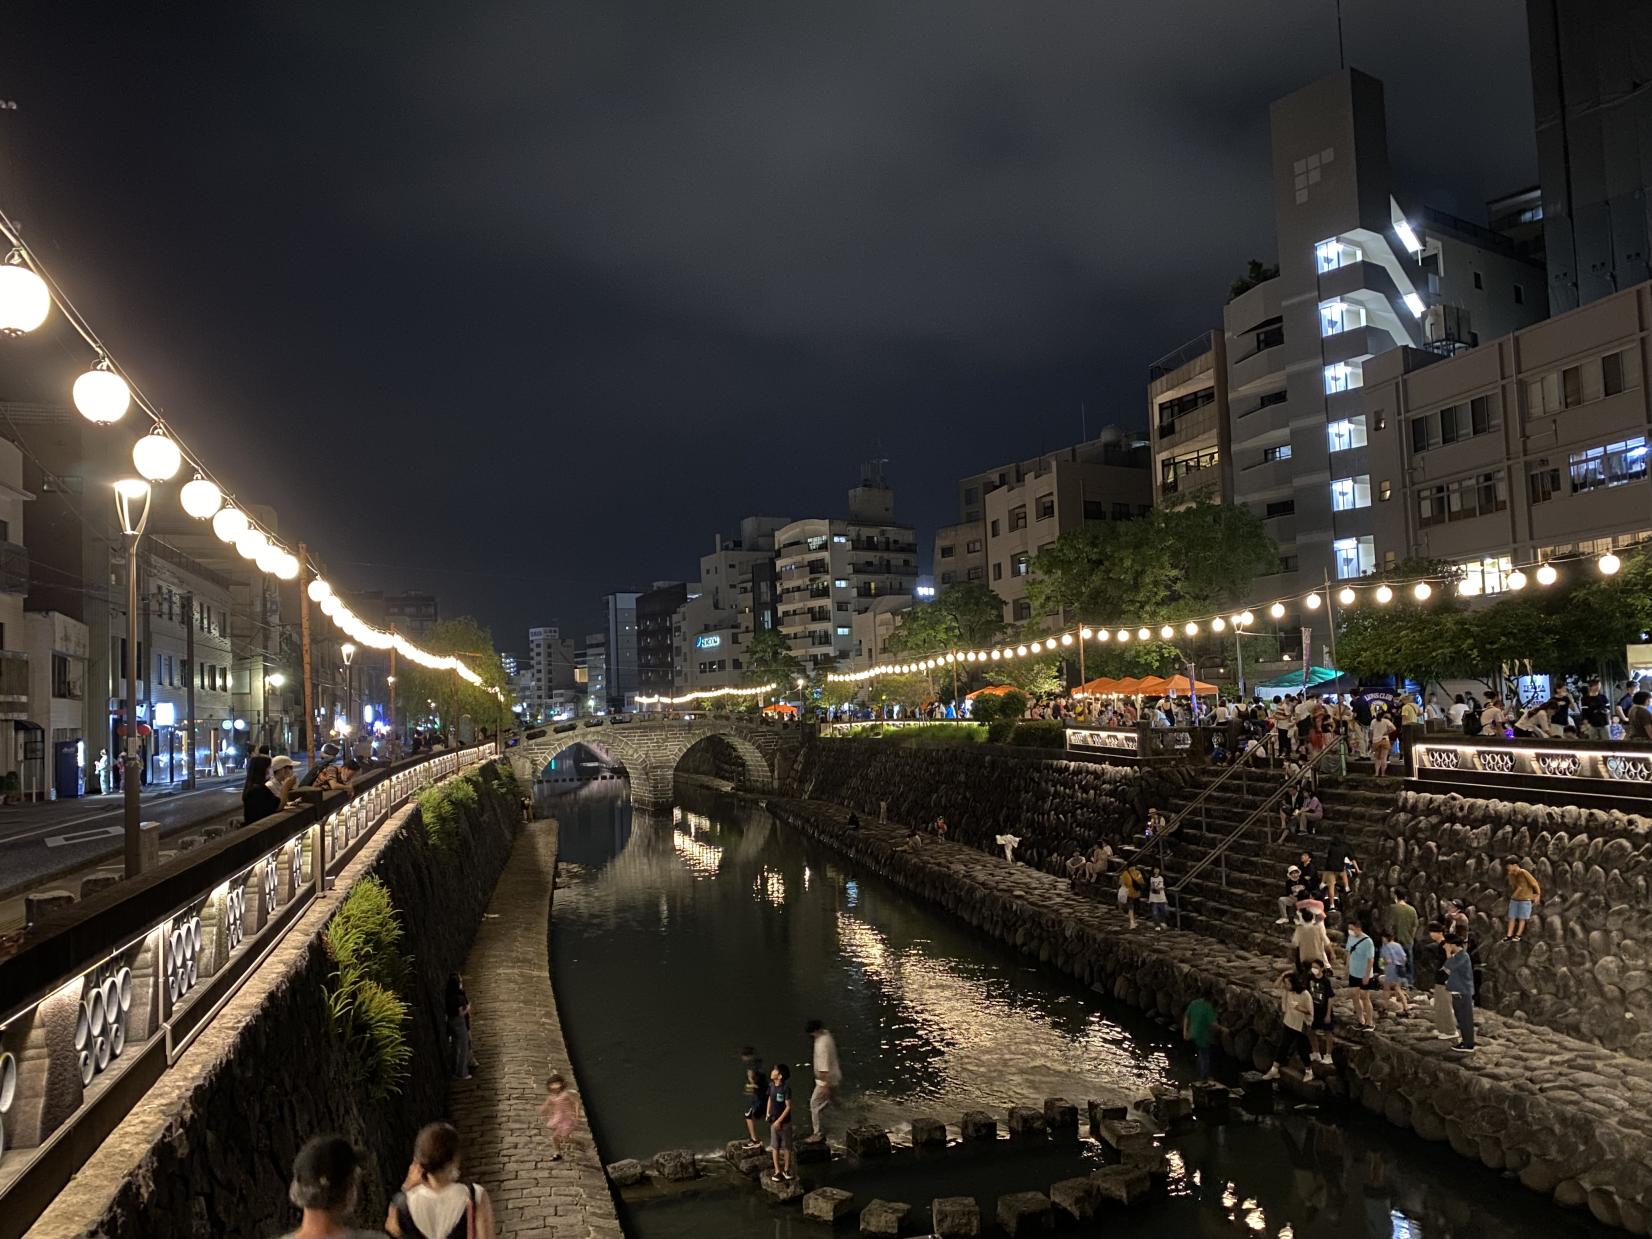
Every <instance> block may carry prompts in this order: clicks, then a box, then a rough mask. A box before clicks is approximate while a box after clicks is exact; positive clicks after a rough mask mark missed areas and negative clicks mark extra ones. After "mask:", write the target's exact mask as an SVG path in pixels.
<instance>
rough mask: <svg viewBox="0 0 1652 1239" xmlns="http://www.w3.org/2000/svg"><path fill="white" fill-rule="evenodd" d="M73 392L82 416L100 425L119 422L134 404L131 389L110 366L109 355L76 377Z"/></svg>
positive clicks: (76, 405)
mask: <svg viewBox="0 0 1652 1239" xmlns="http://www.w3.org/2000/svg"><path fill="white" fill-rule="evenodd" d="M73 395H74V402H75V408H77V409H79V410H80V415H81V416H82V417H84V418H85V419H86V420H87V421H89V422H95V423H97V424H98V425H99V426H108V425H110V424H112V423H114V422H118V421H120V419H121V418H123V417H125V416H126V410H127V409H129V408H131V407H132V389H131V388H130V387H128V386H127V385H126V380H125V379H123V378H121V376H120V375H118V374H116V373H115V372H114V371H113V370H111V369H110V368H109V359H108V358H106V357H105V358H100V359H99V360H98V363H97V364H96V365H95V366H93V367H92V368H91V369H90V370H88V371H87V372H86V373H85V374H83V375H81V376H80V377H79V378H78V379H76V380H75V385H74V391H73Z"/></svg>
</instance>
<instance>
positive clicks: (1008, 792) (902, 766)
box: [783, 739, 1186, 873]
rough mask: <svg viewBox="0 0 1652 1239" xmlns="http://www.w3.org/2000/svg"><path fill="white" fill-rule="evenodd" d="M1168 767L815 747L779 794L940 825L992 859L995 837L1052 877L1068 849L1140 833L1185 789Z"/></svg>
mask: <svg viewBox="0 0 1652 1239" xmlns="http://www.w3.org/2000/svg"><path fill="white" fill-rule="evenodd" d="M1185 777H1186V776H1185V774H1184V773H1183V771H1182V770H1181V769H1180V768H1178V767H1174V766H1166V767H1157V766H1107V765H1102V764H1100V763H1096V762H1074V761H1062V760H1051V759H1048V758H1039V757H1033V756H1029V755H1027V754H1023V753H1015V752H1013V751H1012V752H1001V751H994V749H993V748H992V747H987V746H976V745H963V744H958V745H934V746H919V745H903V744H894V743H891V742H889V741H887V740H877V739H830V740H825V739H823V740H817V741H815V742H814V743H812V744H808V745H806V746H804V748H803V750H802V752H801V753H800V754H799V755H798V758H797V760H796V761H795V762H794V763H793V764H792V766H791V767H790V768H789V769H788V770H787V772H786V779H785V785H784V788H783V790H784V791H785V793H786V794H787V795H791V796H796V797H799V798H802V799H819V800H830V801H833V802H835V803H837V804H841V805H847V806H848V807H850V808H852V809H854V810H855V812H856V813H858V814H860V815H861V816H862V817H863V818H866V819H868V820H876V819H877V816H878V802H879V801H882V800H887V801H888V802H889V808H888V814H889V820H890V821H894V822H900V823H903V824H912V823H922V824H928V823H929V822H932V821H933V820H934V819H935V817H936V815H937V814H940V815H943V816H945V818H946V820H947V837H948V838H950V839H953V840H956V841H957V842H959V843H965V844H968V845H969V846H971V847H975V848H979V849H981V850H982V851H985V852H996V851H997V850H998V848H997V845H996V844H994V842H993V839H994V837H995V836H997V835H999V834H1003V833H1009V834H1013V835H1017V836H1019V837H1020V839H1021V846H1020V847H1019V848H1018V849H1016V853H1015V857H1016V859H1017V860H1019V861H1023V862H1025V863H1026V864H1029V865H1032V866H1034V867H1035V868H1039V869H1043V870H1045V871H1047V872H1051V873H1054V872H1057V871H1058V870H1059V869H1060V866H1061V862H1062V861H1063V860H1064V859H1065V858H1066V857H1068V856H1070V855H1071V854H1072V852H1073V850H1074V849H1075V848H1078V849H1084V850H1088V849H1089V848H1090V847H1091V846H1092V845H1093V844H1094V843H1095V842H1096V840H1097V839H1098V838H1106V839H1108V840H1110V841H1111V842H1112V843H1113V845H1114V847H1119V845H1120V844H1121V843H1126V842H1127V841H1128V840H1129V839H1130V837H1131V836H1138V837H1139V835H1140V833H1141V828H1142V824H1143V823H1144V822H1145V821H1146V819H1147V810H1148V808H1149V807H1150V806H1153V805H1158V806H1161V807H1163V806H1166V805H1168V804H1169V803H1170V800H1171V797H1172V795H1173V794H1174V792H1175V790H1176V789H1177V788H1179V787H1180V786H1182V784H1183V782H1184V780H1185Z"/></svg>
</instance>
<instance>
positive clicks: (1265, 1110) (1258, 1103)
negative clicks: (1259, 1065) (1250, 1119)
mask: <svg viewBox="0 0 1652 1239" xmlns="http://www.w3.org/2000/svg"><path fill="white" fill-rule="evenodd" d="M1239 1079H1240V1082H1241V1083H1242V1085H1243V1086H1244V1090H1245V1109H1247V1110H1249V1111H1250V1112H1251V1113H1252V1114H1272V1113H1273V1107H1274V1100H1275V1097H1276V1096H1277V1091H1276V1090H1275V1088H1274V1086H1273V1084H1274V1082H1273V1081H1272V1080H1269V1079H1265V1078H1264V1077H1263V1075H1262V1073H1261V1072H1260V1071H1247V1072H1245V1074H1244V1075H1242V1076H1240V1077H1239Z"/></svg>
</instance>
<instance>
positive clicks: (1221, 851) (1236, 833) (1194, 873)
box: [1170, 736, 1348, 925]
mask: <svg viewBox="0 0 1652 1239" xmlns="http://www.w3.org/2000/svg"><path fill="white" fill-rule="evenodd" d="M1347 749H1348V740H1347V738H1346V737H1343V736H1339V737H1337V742H1336V743H1335V744H1332V745H1328V746H1327V747H1326V748H1324V749H1321V750H1320V751H1319V753H1317V754H1316V755H1315V756H1314V759H1313V760H1312V761H1310V762H1308V763H1306V764H1305V765H1304V766H1303V767H1302V768H1301V769H1300V770H1298V771H1297V772H1296V773H1295V774H1293V775H1291V777H1290V778H1288V779H1286V780H1285V781H1284V782H1283V783H1281V784H1280V785H1279V786H1278V787H1276V788H1274V790H1273V792H1272V794H1271V795H1269V796H1268V797H1267V799H1265V800H1264V801H1263V802H1262V803H1261V804H1259V805H1257V806H1256V808H1254V809H1252V810H1251V811H1250V813H1249V814H1248V815H1246V817H1245V820H1244V821H1242V822H1240V823H1239V825H1237V826H1235V827H1234V828H1233V830H1232V831H1231V832H1229V834H1228V836H1227V838H1225V839H1223V840H1222V841H1221V842H1220V843H1218V844H1217V845H1216V846H1215V847H1213V848H1211V849H1210V851H1208V852H1206V853H1205V854H1204V856H1203V857H1201V858H1200V860H1199V863H1198V864H1196V865H1194V866H1193V868H1191V869H1189V870H1188V871H1187V872H1186V873H1184V874H1183V875H1182V876H1181V877H1180V878H1179V879H1178V880H1177V882H1176V885H1175V886H1173V887H1171V888H1170V893H1171V894H1174V895H1175V896H1176V922H1177V924H1178V925H1179V924H1180V923H1181V917H1182V888H1183V887H1184V886H1186V885H1187V884H1188V883H1189V882H1191V881H1193V879H1194V878H1196V877H1198V876H1199V875H1200V874H1201V873H1203V872H1204V871H1205V869H1206V868H1207V867H1208V866H1209V865H1210V863H1211V862H1212V861H1213V860H1217V859H1218V858H1220V859H1221V860H1222V862H1223V863H1224V865H1225V864H1226V862H1227V853H1228V850H1229V849H1230V848H1231V847H1232V846H1233V845H1234V844H1235V843H1236V842H1238V840H1239V837H1240V836H1241V835H1243V834H1244V833H1245V832H1246V831H1247V830H1249V829H1250V828H1251V826H1252V825H1253V824H1254V823H1255V822H1256V820H1257V819H1258V818H1260V817H1262V816H1264V815H1265V814H1267V813H1269V812H1270V811H1271V810H1272V809H1273V807H1274V805H1276V804H1277V803H1278V802H1279V800H1280V799H1281V798H1283V797H1284V795H1285V793H1286V792H1288V791H1290V790H1291V789H1292V788H1293V787H1298V786H1300V785H1301V784H1302V782H1303V781H1304V780H1305V779H1307V778H1308V777H1309V776H1311V775H1316V774H1318V773H1319V767H1320V763H1321V762H1323V761H1324V760H1325V759H1326V758H1327V757H1329V756H1330V755H1331V754H1333V753H1335V754H1337V755H1339V756H1341V757H1343V758H1344V759H1345V760H1344V765H1343V769H1344V770H1346V769H1347V764H1346V754H1347ZM1212 786H1214V784H1213V785H1212Z"/></svg>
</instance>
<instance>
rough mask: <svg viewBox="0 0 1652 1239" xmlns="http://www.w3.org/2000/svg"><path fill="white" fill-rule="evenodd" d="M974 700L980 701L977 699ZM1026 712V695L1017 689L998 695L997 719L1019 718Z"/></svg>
mask: <svg viewBox="0 0 1652 1239" xmlns="http://www.w3.org/2000/svg"><path fill="white" fill-rule="evenodd" d="M976 700H980V699H979V698H977V699H976ZM1026 712H1027V694H1026V693H1024V692H1022V691H1021V690H1020V689H1019V688H1012V689H1010V691H1009V692H1007V693H1000V694H998V717H999V718H1020V717H1021V716H1022V715H1023V714H1025V713H1026Z"/></svg>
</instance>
